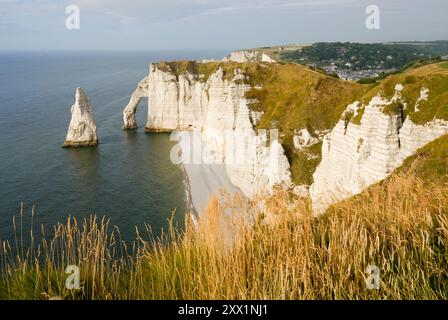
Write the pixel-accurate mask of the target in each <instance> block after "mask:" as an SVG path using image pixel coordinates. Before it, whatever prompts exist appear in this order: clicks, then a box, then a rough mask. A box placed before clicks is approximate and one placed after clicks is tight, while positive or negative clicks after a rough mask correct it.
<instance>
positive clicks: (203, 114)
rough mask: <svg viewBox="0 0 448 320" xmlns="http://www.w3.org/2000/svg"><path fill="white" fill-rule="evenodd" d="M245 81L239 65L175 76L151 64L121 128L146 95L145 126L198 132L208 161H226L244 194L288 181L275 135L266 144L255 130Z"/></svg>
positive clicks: (130, 124) (132, 117)
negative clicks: (226, 72)
mask: <svg viewBox="0 0 448 320" xmlns="http://www.w3.org/2000/svg"><path fill="white" fill-rule="evenodd" d="M244 80H245V75H244V74H242V73H241V71H240V70H238V69H236V70H234V74H233V77H231V78H228V77H225V76H224V71H223V69H221V68H219V69H218V70H216V71H215V72H214V73H213V74H211V75H210V76H209V78H208V79H203V76H201V75H200V74H190V73H189V72H188V71H186V72H185V73H184V74H179V75H176V74H175V73H174V72H172V71H171V70H166V69H163V70H162V69H161V68H160V67H159V65H157V64H151V65H150V73H149V75H148V77H147V78H145V79H143V80H142V82H140V84H139V85H138V87H137V89H136V91H135V92H134V94H133V95H132V97H131V101H130V102H129V104H128V105H127V106H126V108H125V110H124V112H123V115H124V116H123V118H124V128H134V127H135V126H136V121H135V110H136V108H137V104H138V101H139V100H140V98H141V97H142V96H147V97H148V121H147V124H146V127H145V130H146V131H155V132H159V131H166V132H171V131H175V130H195V131H198V132H200V136H201V138H202V140H203V142H204V143H205V144H206V145H207V148H208V149H209V150H210V152H209V154H208V157H207V161H209V162H210V163H213V164H216V163H222V164H224V166H225V169H226V172H227V174H228V176H229V178H230V180H231V182H232V183H233V184H234V185H235V186H236V187H238V188H239V189H240V190H241V191H243V193H244V194H246V195H247V196H251V195H254V194H255V193H258V192H265V191H270V190H272V187H273V186H275V185H278V184H281V185H287V186H289V185H290V184H291V179H290V172H289V163H288V160H287V158H286V156H285V155H284V150H283V148H282V146H281V145H280V143H278V142H277V141H276V140H275V139H274V140H272V139H271V144H270V145H266V139H265V137H264V136H263V135H257V134H256V132H255V130H254V126H253V123H252V122H253V121H254V115H253V114H252V116H251V112H250V110H249V107H248V105H247V100H246V98H245V93H246V91H247V90H248V89H249V88H250V86H249V85H248V84H246V83H245V81H244ZM145 91H146V93H145ZM202 161H204V159H202ZM202 163H203V164H204V162H202Z"/></svg>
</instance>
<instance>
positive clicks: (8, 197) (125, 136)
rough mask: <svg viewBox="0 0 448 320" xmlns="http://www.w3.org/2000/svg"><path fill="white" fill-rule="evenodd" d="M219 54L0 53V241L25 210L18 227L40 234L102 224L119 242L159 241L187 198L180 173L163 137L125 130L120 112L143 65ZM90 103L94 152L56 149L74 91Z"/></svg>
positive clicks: (141, 114) (142, 110) (179, 217)
mask: <svg viewBox="0 0 448 320" xmlns="http://www.w3.org/2000/svg"><path fill="white" fill-rule="evenodd" d="M226 53H227V51H225V50H217V51H204V50H202V51H171V52H26V53H25V52H7V53H6V52H3V53H0V148H1V149H0V239H3V240H5V239H13V232H12V217H13V215H18V213H19V208H20V206H21V204H22V203H23V206H24V208H25V217H24V221H25V226H26V222H27V221H29V220H30V219H29V217H30V215H31V208H32V207H33V206H35V213H36V216H35V224H37V225H39V224H44V225H45V226H47V227H51V226H52V225H54V224H56V223H58V222H64V221H65V220H66V219H67V217H68V215H72V216H75V217H77V218H78V220H79V219H82V218H84V217H88V216H89V215H92V214H95V215H97V216H98V217H102V216H106V217H107V218H109V219H110V224H111V225H116V226H118V227H119V229H120V231H121V233H122V235H123V236H124V237H125V238H127V239H133V238H134V236H135V227H136V226H138V227H139V228H141V227H143V225H144V224H148V225H150V226H151V228H152V230H153V231H154V233H155V234H156V235H157V234H160V231H161V230H162V229H163V228H166V227H167V220H168V218H170V217H171V215H172V213H173V212H174V211H175V215H174V220H175V221H176V222H178V223H179V224H180V225H182V222H183V218H184V214H185V211H186V209H187V196H186V195H187V192H186V190H185V189H186V188H185V183H184V177H183V173H182V168H180V167H179V166H177V165H175V164H172V163H171V162H170V160H169V154H170V150H171V147H172V145H173V143H172V142H171V141H170V136H169V134H145V133H144V131H143V127H144V125H145V123H146V115H147V102H146V101H142V102H141V104H140V107H139V110H138V113H137V121H138V123H139V126H140V128H139V129H138V130H136V131H124V130H122V129H121V126H122V110H123V108H124V106H125V105H126V104H127V102H128V100H129V98H130V96H131V94H132V92H133V90H134V89H135V87H136V85H137V84H138V82H139V81H140V80H141V79H142V78H143V77H144V76H145V75H147V73H148V64H149V63H150V62H156V61H161V60H178V59H203V58H204V59H205V58H207V59H212V58H221V57H223V56H224V55H225V54H226ZM78 86H80V87H82V88H83V89H84V91H85V92H86V94H87V95H88V97H89V99H90V101H91V103H92V105H93V114H94V117H95V121H96V125H97V128H98V135H99V139H100V145H99V146H98V147H97V148H91V149H63V148H61V145H62V144H63V142H64V140H65V136H66V134H67V128H68V124H69V121H70V107H71V105H72V104H73V103H74V93H75V89H76V87H78Z"/></svg>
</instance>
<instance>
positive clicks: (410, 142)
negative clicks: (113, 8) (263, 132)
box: [124, 61, 448, 213]
mask: <svg viewBox="0 0 448 320" xmlns="http://www.w3.org/2000/svg"><path fill="white" fill-rule="evenodd" d="M428 68H429V69H430V71H431V72H430V73H429V72H428V70H429V69H428ZM447 79H448V72H446V71H444V70H442V68H439V67H438V66H437V65H436V66H434V65H430V66H426V67H423V68H417V69H412V70H410V71H409V70H408V71H406V72H405V73H403V74H401V75H398V76H392V77H388V78H387V79H386V80H384V81H382V82H381V83H379V84H373V85H360V84H356V83H352V82H347V81H341V80H339V79H335V78H332V77H330V76H328V75H325V74H323V73H321V72H319V71H318V70H317V71H316V70H311V69H310V68H307V67H303V66H298V65H288V64H277V63H262V62H250V63H235V62H225V63H223V62H210V63H196V62H186V61H183V62H172V63H158V64H152V65H151V66H150V72H149V75H148V77H146V78H145V79H143V80H142V81H141V82H140V83H139V85H138V87H137V89H136V91H135V92H134V94H133V96H132V98H131V101H130V103H129V104H128V106H127V107H126V108H125V111H124V127H125V128H135V127H136V120H135V115H134V114H135V109H136V107H137V105H138V102H139V100H140V99H141V97H144V96H146V97H148V119H147V123H146V127H145V130H146V131H156V132H157V131H174V130H184V131H191V130H197V131H199V132H200V136H201V140H202V141H203V143H205V144H206V145H207V147H208V148H209V149H210V150H211V152H210V153H209V157H211V158H213V160H214V161H217V162H218V163H219V162H221V163H222V164H223V165H224V168H225V171H226V174H228V177H229V179H230V181H231V182H232V183H233V184H234V185H235V186H237V187H238V188H239V189H240V190H242V191H243V193H244V194H246V195H247V196H252V195H254V194H256V193H258V192H264V191H271V190H272V188H273V187H274V186H275V185H281V186H283V187H286V188H290V189H291V190H294V191H295V193H296V194H299V195H301V196H306V195H307V194H308V188H309V189H310V192H309V194H310V196H311V198H312V201H313V207H314V209H315V211H316V213H321V212H324V210H325V209H326V208H327V207H328V206H329V205H331V204H333V203H335V202H337V201H339V200H342V199H344V198H347V197H350V196H352V195H354V194H356V193H359V192H361V191H362V190H363V189H364V188H366V187H368V186H369V185H371V184H374V183H376V182H378V181H380V180H382V179H384V178H386V177H387V176H388V175H389V174H390V173H391V172H392V171H393V170H394V169H396V168H397V167H399V166H400V165H401V164H402V163H403V161H404V159H406V158H407V157H409V156H411V155H413V154H414V153H415V152H416V150H417V149H418V148H420V147H422V146H424V145H425V144H427V143H428V142H430V141H432V140H434V139H436V138H437V137H439V136H441V135H443V134H445V133H447V132H448V131H447V128H448V126H447V122H446V121H447V120H448V117H447V113H448V112H447V110H448V107H447V101H448V97H447V96H446V94H447V90H448V82H447ZM257 129H277V130H278V132H279V136H278V139H274V140H272V141H269V143H267V142H268V141H267V140H269V138H268V139H266V138H265V137H262V136H260V135H257V132H256V130H257ZM248 133H249V134H248ZM242 135H247V137H245V138H244V139H241V136H242ZM238 148H239V149H238ZM228 149H231V150H236V149H238V150H240V152H241V150H243V151H244V152H247V151H249V150H251V152H252V153H250V152H249V154H251V155H250V156H249V159H250V161H247V158H246V159H245V160H246V162H243V163H235V162H234V161H233V160H234V159H229V156H228V153H227V151H228ZM294 186H295V188H294Z"/></svg>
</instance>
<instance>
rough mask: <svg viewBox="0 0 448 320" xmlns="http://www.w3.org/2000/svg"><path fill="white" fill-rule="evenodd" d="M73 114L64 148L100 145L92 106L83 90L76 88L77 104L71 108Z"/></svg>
mask: <svg viewBox="0 0 448 320" xmlns="http://www.w3.org/2000/svg"><path fill="white" fill-rule="evenodd" d="M71 114H72V118H71V121H70V125H69V127H68V132H67V137H66V139H65V142H64V145H63V147H64V148H81V147H94V146H96V145H98V135H97V132H96V125H95V121H94V119H93V113H92V106H91V104H90V101H89V99H88V98H87V96H86V94H85V93H84V91H83V90H82V89H81V88H76V93H75V104H74V105H73V106H72V108H71Z"/></svg>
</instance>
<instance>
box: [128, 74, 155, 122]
mask: <svg viewBox="0 0 448 320" xmlns="http://www.w3.org/2000/svg"><path fill="white" fill-rule="evenodd" d="M148 90H149V81H148V77H145V78H143V79H142V80H141V81H140V82H139V83H138V86H137V88H136V89H135V91H134V92H133V93H132V96H131V99H130V100H129V103H128V104H127V105H126V107H125V108H124V110H123V123H124V125H123V129H125V130H130V129H136V128H137V120H136V119H135V112H136V111H137V107H138V104H139V103H140V101H141V99H142V98H145V97H148Z"/></svg>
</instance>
